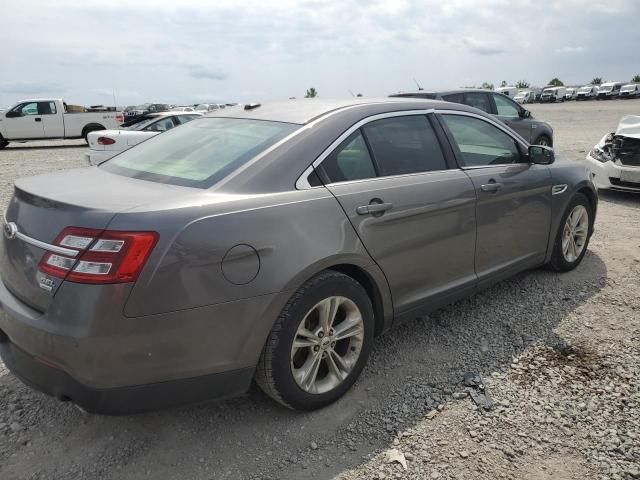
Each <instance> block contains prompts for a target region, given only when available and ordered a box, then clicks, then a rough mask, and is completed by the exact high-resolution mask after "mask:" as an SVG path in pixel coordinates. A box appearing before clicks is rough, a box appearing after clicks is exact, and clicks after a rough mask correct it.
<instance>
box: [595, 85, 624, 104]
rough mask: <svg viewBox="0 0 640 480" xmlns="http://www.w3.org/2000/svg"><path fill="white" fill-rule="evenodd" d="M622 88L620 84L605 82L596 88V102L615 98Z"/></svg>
mask: <svg viewBox="0 0 640 480" xmlns="http://www.w3.org/2000/svg"><path fill="white" fill-rule="evenodd" d="M621 88H622V82H607V83H603V84H602V85H600V88H598V100H603V99H604V100H608V99H611V98H617V97H618V94H619V93H620V89H621Z"/></svg>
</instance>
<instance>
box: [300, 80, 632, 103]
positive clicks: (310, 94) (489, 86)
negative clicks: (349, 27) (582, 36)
mask: <svg viewBox="0 0 640 480" xmlns="http://www.w3.org/2000/svg"><path fill="white" fill-rule="evenodd" d="M602 83H603V79H602V77H594V78H593V80H591V82H590V85H601V84H602ZM631 83H640V74H638V75H634V76H633V77H632V78H631ZM547 85H550V86H552V87H564V82H563V81H562V80H560V79H559V78H558V77H554V78H552V79H551V80H549V83H548V84H547ZM507 86H508V83H507V81H506V80H502V82H500V87H507ZM514 86H515V87H516V88H521V89H523V88H531V83H529V82H528V81H526V80H518V81H517V82H516V83H515V85H514ZM470 88H475V85H474V86H473V87H470ZM480 88H482V89H484V90H495V87H494V85H493V83H488V82H482V85H480ZM420 90H422V88H421V89H420ZM317 96H318V91H317V90H316V89H315V88H313V87H311V88H308V89H307V92H306V94H305V96H304V98H316V97H317ZM357 96H358V97H361V96H362V94H361V93H359V94H358V95H357Z"/></svg>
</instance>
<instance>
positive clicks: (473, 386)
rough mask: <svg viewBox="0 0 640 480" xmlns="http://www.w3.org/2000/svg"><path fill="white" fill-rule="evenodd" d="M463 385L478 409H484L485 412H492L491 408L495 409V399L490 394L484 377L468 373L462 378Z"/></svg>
mask: <svg viewBox="0 0 640 480" xmlns="http://www.w3.org/2000/svg"><path fill="white" fill-rule="evenodd" d="M462 384H463V385H464V387H465V391H466V392H467V393H468V394H469V396H470V397H471V399H472V400H473V401H474V403H475V404H476V405H477V406H478V408H483V409H484V410H491V408H493V399H492V398H491V394H490V393H489V387H487V386H486V385H485V383H484V380H483V378H482V375H480V374H479V373H473V372H467V373H465V374H464V377H463V378H462Z"/></svg>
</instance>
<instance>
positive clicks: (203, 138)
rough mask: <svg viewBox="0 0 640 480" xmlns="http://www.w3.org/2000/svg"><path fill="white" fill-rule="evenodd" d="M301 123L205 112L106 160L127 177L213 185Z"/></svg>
mask: <svg viewBox="0 0 640 480" xmlns="http://www.w3.org/2000/svg"><path fill="white" fill-rule="evenodd" d="M298 128H300V125H296V124H291V123H282V122H269V121H264V120H248V119H241V118H202V119H197V120H194V121H192V122H189V123H186V124H184V125H183V126H181V127H180V128H174V129H172V130H169V131H167V132H165V133H163V134H162V135H157V136H155V137H153V138H151V139H149V140H147V141H145V142H142V143H140V144H139V145H137V146H135V147H133V148H131V149H129V150H126V151H125V152H123V153H121V154H120V155H117V156H116V157H113V158H112V159H111V160H108V161H107V162H105V163H103V164H101V165H100V168H104V169H105V170H107V171H109V172H112V173H116V174H118V175H123V176H126V177H132V178H138V179H141V180H149V181H152V182H158V183H169V184H173V185H182V186H186V187H197V188H208V187H210V186H211V185H213V184H214V183H216V182H218V181H219V180H221V179H222V178H224V177H225V176H227V175H228V174H229V173H230V172H232V171H233V170H235V169H236V168H238V167H240V166H241V165H243V164H245V163H246V162H248V161H249V160H251V159H252V158H253V157H255V156H256V155H258V154H259V153H261V152H263V151H264V150H266V149H267V148H269V147H270V146H271V145H273V144H275V143H276V142H278V141H279V140H281V139H283V138H284V137H286V136H287V135H289V134H290V133H292V132H293V131H294V130H297V129H298Z"/></svg>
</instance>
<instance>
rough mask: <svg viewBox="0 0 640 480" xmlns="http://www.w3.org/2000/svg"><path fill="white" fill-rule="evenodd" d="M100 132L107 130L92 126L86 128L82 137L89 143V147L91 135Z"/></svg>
mask: <svg viewBox="0 0 640 480" xmlns="http://www.w3.org/2000/svg"><path fill="white" fill-rule="evenodd" d="M98 130H105V128H104V127H103V126H102V125H91V126H87V127H85V129H84V130H83V131H82V137H83V138H84V141H85V142H87V145H89V138H88V137H89V134H90V133H91V132H96V131H98Z"/></svg>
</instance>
